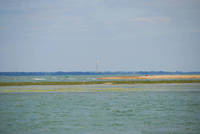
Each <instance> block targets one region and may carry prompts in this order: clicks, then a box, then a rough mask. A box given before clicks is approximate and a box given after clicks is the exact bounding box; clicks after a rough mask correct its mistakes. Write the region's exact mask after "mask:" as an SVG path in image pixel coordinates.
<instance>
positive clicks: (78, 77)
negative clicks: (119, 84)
mask: <svg viewBox="0 0 200 134" xmlns="http://www.w3.org/2000/svg"><path fill="white" fill-rule="evenodd" d="M133 75H134V74H133ZM105 76H106V77H109V76H126V75H120V74H119V75H70V76H68V75H67V76H65V75H59V76H56V75H46V76H0V82H40V81H101V80H98V79H96V78H99V77H105ZM128 76H131V75H130V74H129V75H128ZM108 81H109V80H108Z"/></svg>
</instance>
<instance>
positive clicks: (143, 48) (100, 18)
mask: <svg viewBox="0 0 200 134" xmlns="http://www.w3.org/2000/svg"><path fill="white" fill-rule="evenodd" d="M199 51H200V0H58V1H55V0H0V71H95V64H96V58H98V59H99V61H100V64H99V70H100V71H140V70H143V71H158V70H163V71H200V60H199V59H200V52H199Z"/></svg>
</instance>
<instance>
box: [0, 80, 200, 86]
mask: <svg viewBox="0 0 200 134" xmlns="http://www.w3.org/2000/svg"><path fill="white" fill-rule="evenodd" d="M162 83H163V84H167V83H200V80H156V81H88V82H0V86H26V85H92V84H162Z"/></svg>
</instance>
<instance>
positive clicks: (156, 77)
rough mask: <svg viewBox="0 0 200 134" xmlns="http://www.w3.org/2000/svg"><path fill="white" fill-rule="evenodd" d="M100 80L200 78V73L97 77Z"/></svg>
mask: <svg viewBox="0 0 200 134" xmlns="http://www.w3.org/2000/svg"><path fill="white" fill-rule="evenodd" d="M97 79H99V80H115V79H147V80H148V79H200V75H147V76H113V77H102V78H97Z"/></svg>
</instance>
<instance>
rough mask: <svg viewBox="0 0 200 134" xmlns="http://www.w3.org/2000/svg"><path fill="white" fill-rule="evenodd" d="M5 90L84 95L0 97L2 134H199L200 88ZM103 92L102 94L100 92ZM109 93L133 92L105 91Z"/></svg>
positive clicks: (11, 95) (25, 94)
mask: <svg viewBox="0 0 200 134" xmlns="http://www.w3.org/2000/svg"><path fill="white" fill-rule="evenodd" d="M5 88H7V89H10V90H12V88H14V89H15V88H18V89H19V90H22V89H32V90H33V89H34V90H40V89H49V88H50V89H55V88H65V89H68V88H74V90H76V89H77V88H78V89H80V88H81V89H85V90H84V92H82V91H81V92H61V93H59V92H44V93H39V92H36V93H32V92H29V93H27V92H26V93H25V92H21V93H14V92H12V93H0V133H2V134H27V133H29V134H36V133H37V134H38V133H42V134H55V133H59V134H66V133H69V134H160V133H162V134H169V133H173V134H197V133H200V112H199V111H200V84H136V85H84V86H59V87H57V86H21V87H17V86H16V87H1V89H0V90H3V89H5ZM102 88H103V89H104V91H103V92H97V91H99V90H97V89H102ZM110 88H116V89H117V88H121V89H130V90H128V91H127V90H125V91H121V90H111V91H108V92H105V90H107V89H110ZM94 89H96V90H95V91H94ZM133 89H139V90H133ZM91 91H93V92H91Z"/></svg>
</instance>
